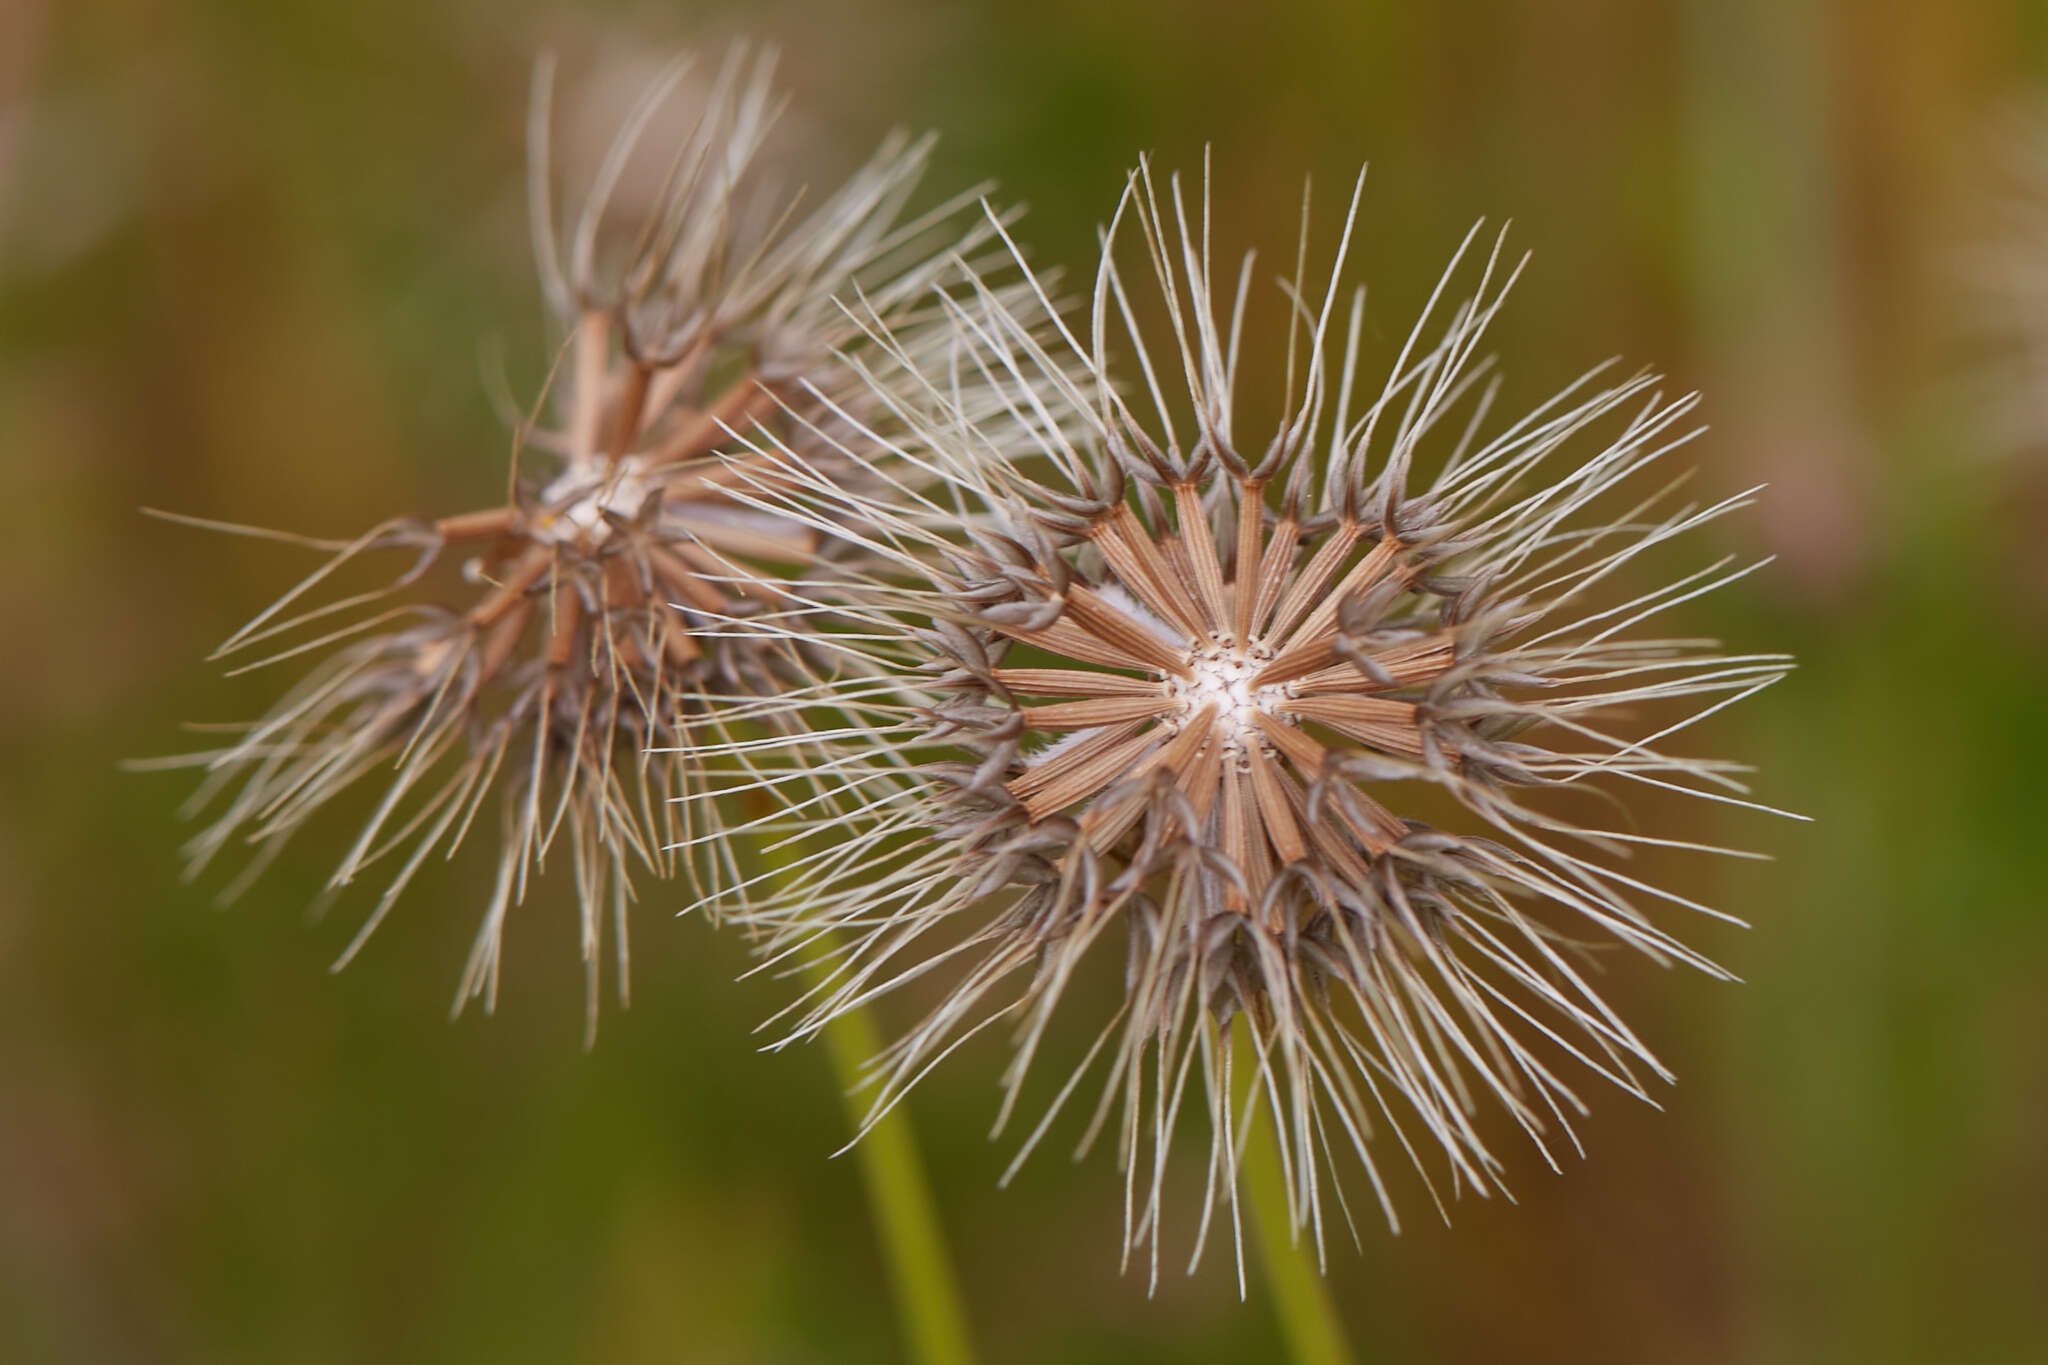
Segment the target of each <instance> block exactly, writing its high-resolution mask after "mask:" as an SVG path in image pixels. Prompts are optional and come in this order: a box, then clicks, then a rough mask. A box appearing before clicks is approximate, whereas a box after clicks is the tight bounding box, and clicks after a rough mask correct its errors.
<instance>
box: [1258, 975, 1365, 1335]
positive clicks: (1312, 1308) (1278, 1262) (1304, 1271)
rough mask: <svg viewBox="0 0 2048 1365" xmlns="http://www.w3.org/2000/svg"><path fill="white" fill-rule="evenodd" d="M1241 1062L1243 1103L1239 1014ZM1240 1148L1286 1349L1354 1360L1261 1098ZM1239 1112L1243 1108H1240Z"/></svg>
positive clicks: (1261, 1253) (1263, 1262) (1277, 1138)
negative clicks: (1294, 1210)
mask: <svg viewBox="0 0 2048 1365" xmlns="http://www.w3.org/2000/svg"><path fill="white" fill-rule="evenodd" d="M1231 1039H1232V1045H1233V1047H1234V1048H1235V1050H1236V1053H1237V1057H1236V1062H1237V1064H1236V1065H1235V1066H1233V1067H1232V1070H1233V1071H1234V1072H1235V1073H1236V1074H1237V1075H1238V1076H1239V1077H1240V1078H1241V1079H1240V1080H1239V1082H1238V1086H1237V1089H1238V1091H1239V1092H1240V1093H1239V1095H1238V1096H1237V1100H1238V1103H1239V1104H1240V1105H1242V1103H1243V1095H1244V1092H1246V1091H1248V1089H1249V1087H1250V1085H1251V1072H1252V1067H1251V1066H1250V1065H1249V1062H1248V1059H1249V1058H1250V1057H1252V1056H1253V1055H1254V1052H1253V1047H1252V1041H1251V1037H1250V1031H1249V1029H1248V1028H1247V1027H1246V1025H1245V1020H1244V1017H1243V1016H1242V1015H1240V1016H1239V1017H1238V1018H1237V1020H1236V1021H1235V1022H1234V1024H1233V1026H1232V1029H1231ZM1257 1108H1258V1113H1257V1115H1256V1117H1254V1119H1253V1120H1252V1128H1251V1132H1250V1133H1249V1134H1247V1135H1246V1138H1245V1144H1244V1151H1243V1152H1241V1153H1240V1154H1239V1157H1238V1160H1239V1163H1240V1171H1241V1174H1242V1178H1243V1181H1244V1191H1245V1195H1246V1198H1247V1199H1248V1200H1249V1201H1250V1203H1251V1206H1252V1233H1253V1235H1254V1236H1255V1237H1256V1238H1257V1239H1258V1244H1259V1262H1260V1264H1261V1265H1263V1266H1264V1267H1265V1271H1266V1282H1267V1284H1268V1286H1269V1287H1270V1288H1271V1291H1272V1295H1273V1312H1274V1315H1275V1316H1277V1317H1278V1318H1279V1319H1280V1335H1281V1336H1282V1337H1283V1338H1284V1339H1285V1340H1286V1342H1287V1354H1288V1357H1289V1358H1290V1359H1292V1360H1293V1361H1294V1362H1295V1365H1352V1361H1353V1356H1352V1354H1351V1345H1350V1342H1349V1341H1347V1340H1346V1339H1345V1335H1344V1321H1343V1319H1342V1318H1341V1317H1339V1316H1338V1314H1337V1305H1336V1304H1335V1303H1334V1302H1332V1301H1331V1298H1330V1284H1329V1281H1328V1280H1326V1279H1324V1278H1323V1274H1322V1269H1321V1267H1320V1266H1318V1265H1317V1263H1316V1255H1315V1249H1314V1247H1313V1246H1312V1245H1310V1244H1309V1243H1308V1242H1306V1241H1303V1240H1300V1239H1297V1238H1296V1237H1295V1235H1294V1225H1293V1221H1292V1219H1291V1218H1290V1217H1289V1216H1288V1212H1287V1177H1286V1174H1285V1172H1284V1171H1283V1169H1282V1168H1281V1165H1280V1143H1279V1137H1278V1134H1276V1133H1275V1131H1274V1128H1273V1122H1272V1116H1271V1114H1269V1113H1268V1112H1267V1111H1266V1107H1265V1106H1264V1105H1263V1104H1261V1105H1259V1106H1258V1107H1257ZM1239 1112H1242V1110H1241V1109H1240V1110H1239Z"/></svg>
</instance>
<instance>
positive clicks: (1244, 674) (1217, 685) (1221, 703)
mask: <svg viewBox="0 0 2048 1365" xmlns="http://www.w3.org/2000/svg"><path fill="white" fill-rule="evenodd" d="M1268 662H1269V660H1268V659H1267V658H1265V657H1264V656H1263V652H1262V651H1261V652H1255V653H1254V654H1250V655H1247V654H1246V653H1245V652H1244V651H1242V650H1238V649H1229V648H1221V647H1216V648H1208V649H1200V650H1196V651H1195V652H1194V653H1193V654H1191V655H1190V656H1189V658H1188V669H1189V673H1188V676H1187V677H1185V678H1173V679H1171V680H1169V683H1168V686H1169V687H1171V688H1172V690H1173V694H1174V695H1175V696H1176V697H1178V698H1179V699H1180V702H1181V707H1182V710H1181V716H1180V718H1181V719H1183V720H1185V719H1188V718H1190V717H1193V716H1195V715H1198V714H1200V713H1201V711H1202V709H1203V708H1204V707H1208V706H1213V707H1215V708H1216V719H1215V721H1214V722H1213V724H1214V726H1215V728H1216V730H1217V732H1218V733H1219V734H1221V735H1222V736H1223V747H1224V750H1225V751H1226V752H1228V753H1232V754H1242V753H1245V752H1246V751H1247V750H1248V749H1249V748H1250V746H1252V745H1254V744H1257V745H1259V746H1261V747H1266V748H1270V747H1271V745H1270V744H1269V743H1268V742H1267V740H1266V738H1265V736H1263V735H1262V734H1260V733H1259V724H1258V718H1259V716H1260V715H1261V714H1262V713H1263V714H1265V715H1271V714H1273V708H1274V704H1275V703H1277V702H1278V701H1279V700H1280V699H1281V697H1280V692H1281V689H1280V688H1278V687H1254V686H1253V685H1252V678H1253V676H1254V675H1255V674H1257V673H1258V671H1259V670H1260V669H1261V668H1264V667H1265V666H1266V664H1267V663H1268Z"/></svg>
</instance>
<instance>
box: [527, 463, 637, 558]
mask: <svg viewBox="0 0 2048 1365" xmlns="http://www.w3.org/2000/svg"><path fill="white" fill-rule="evenodd" d="M653 488H654V484H653V482H652V481H651V480H650V479H648V478H647V477H646V476H645V475H644V474H643V472H642V467H641V463H640V461H639V460H638V459H637V458H636V457H634V456H631V455H628V456H627V457H626V458H624V459H623V460H620V461H619V462H618V463H617V464H613V463H612V462H611V461H609V460H603V461H597V460H586V461H577V462H574V463H572V464H571V465H570V466H569V468H567V469H565V470H564V471H562V473H561V475H560V477H558V478H556V479H555V480H554V482H552V483H550V484H549V485H548V486H547V487H546V488H545V489H543V490H541V495H540V497H541V505H542V507H544V508H545V509H547V515H545V516H543V517H542V518H541V519H540V522H539V525H538V527H537V528H536V530H537V535H538V538H539V539H542V540H550V541H564V540H577V539H581V538H585V537H588V538H589V539H592V540H599V541H601V540H603V539H604V538H605V537H606V536H608V535H609V534H611V526H610V524H609V523H608V522H606V521H605V519H604V514H605V513H606V512H610V513H611V514H612V515H614V516H619V517H629V518H630V517H631V516H633V515H634V514H635V513H637V512H638V511H639V510H640V504H641V502H642V501H643V500H645V499H646V497H647V494H648V493H649V492H650V491H652V489H653Z"/></svg>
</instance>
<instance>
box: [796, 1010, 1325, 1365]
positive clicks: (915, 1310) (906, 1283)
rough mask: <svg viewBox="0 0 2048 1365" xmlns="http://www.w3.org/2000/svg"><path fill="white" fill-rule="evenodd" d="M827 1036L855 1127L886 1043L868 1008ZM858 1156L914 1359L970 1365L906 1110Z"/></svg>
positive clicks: (868, 1139)
mask: <svg viewBox="0 0 2048 1365" xmlns="http://www.w3.org/2000/svg"><path fill="white" fill-rule="evenodd" d="M824 1033H825V1047H826V1050H827V1051H829V1052H830V1053H831V1054H832V1070H833V1074H834V1075H835V1076H836V1078H837V1079H838V1081H839V1088H840V1091H841V1093H842V1094H843V1095H844V1097H845V1100H846V1113H847V1118H848V1119H849V1120H850V1121H851V1122H852V1123H853V1124H854V1125H855V1126H856V1127H858V1126H859V1124H860V1122H861V1120H862V1119H863V1118H864V1117H865V1113H864V1109H863V1106H862V1103H861V1101H860V1099H859V1097H858V1095H857V1094H856V1093H855V1087H856V1086H857V1085H858V1084H859V1082H860V1078H861V1065H862V1063H864V1062H866V1061H867V1059H868V1058H870V1057H872V1056H874V1055H875V1054H876V1053H877V1052H879V1051H880V1050H881V1046H882V1044H881V1036H880V1034H879V1032H878V1031H877V1029H876V1028H875V1021H874V1017H873V1016H872V1015H871V1014H869V1013H868V1011H866V1010H865V1009H859V1010H853V1011H850V1012H849V1013H846V1014H842V1015H840V1016H839V1017H838V1018H837V1019H835V1020H833V1021H832V1023H831V1024H830V1025H828V1026H827V1027H826V1029H825V1031H824ZM854 1154H855V1156H856V1157H857V1158H858V1159H859V1161H860V1173H861V1180H862V1182H863V1183H864V1184H866V1186H867V1191H868V1209H869V1211H870V1213H871V1215H872V1216H873V1218H874V1220H875V1235H876V1237H877V1238H878V1239H880V1241H881V1244H882V1255H883V1258H884V1259H885V1260H886V1261H887V1262H888V1263H889V1283H890V1286H891V1288H892V1289H893V1290H894V1292H895V1295H896V1312H897V1316H898V1317H899V1318H900V1319H901V1320H902V1323H903V1335H904V1336H905V1338H906V1339H907V1341H908V1344H909V1348H910V1356H909V1358H910V1359H911V1360H913V1361H917V1362H919V1365H971V1362H972V1361H973V1359H974V1347H973V1344H972V1342H971V1341H970V1340H969V1338H968V1333H967V1308H966V1303H965V1301H964V1300H963V1299H962V1298H961V1296H960V1284H959V1281H958V1280H957V1279H956V1278H955V1277H954V1275H953V1263H952V1260H951V1259H950V1258H949V1257H948V1256H947V1254H946V1237H945V1232H944V1229H942V1228H941V1227H940V1225H939V1213H938V1209H937V1208H936V1207H935V1206H934V1205H933V1203H932V1192H931V1186H930V1184H929V1183H928V1182H927V1181H926V1180H925V1174H924V1164H923V1162H922V1161H921V1160H920V1159H919V1157H918V1151H917V1137H916V1134H914V1133H913V1132H912V1131H911V1127H910V1112H909V1110H907V1109H905V1108H904V1107H903V1106H901V1105H898V1106H897V1107H896V1108H895V1109H894V1110H893V1111H891V1112H890V1113H889V1115H888V1116H887V1117H885V1118H884V1119H882V1121H881V1122H879V1123H877V1124H876V1125H875V1126H874V1127H873V1128H871V1129H869V1130H868V1133H867V1136H865V1137H863V1138H862V1139H861V1140H860V1142H859V1143H858V1144H857V1145H856V1146H855V1147H854ZM1329 1358H1330V1359H1336V1358H1337V1357H1329Z"/></svg>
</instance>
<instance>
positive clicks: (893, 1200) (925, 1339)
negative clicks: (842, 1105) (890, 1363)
mask: <svg viewBox="0 0 2048 1365" xmlns="http://www.w3.org/2000/svg"><path fill="white" fill-rule="evenodd" d="M825 1046H826V1050H827V1051H829V1052H830V1053H831V1054H832V1070H833V1072H834V1074H835V1075H836V1076H837V1077H838V1080H839V1088H840V1092H841V1093H842V1094H843V1095H844V1096H845V1099H846V1113H847V1118H848V1119H849V1120H850V1121H851V1122H852V1123H853V1125H854V1127H855V1128H856V1129H858V1128H859V1126H860V1123H861V1121H862V1119H864V1118H865V1117H866V1114H865V1106H864V1105H863V1104H862V1102H861V1100H860V1099H859V1097H858V1096H857V1095H856V1093H855V1087H856V1086H857V1085H858V1084H859V1082H860V1079H861V1066H862V1064H863V1063H865V1062H866V1061H867V1060H868V1059H869V1058H870V1057H873V1056H874V1055H875V1054H876V1053H877V1052H879V1051H880V1050H881V1039H880V1037H879V1035H878V1033H877V1032H876V1029H875V1021H874V1018H873V1017H872V1016H871V1015H869V1014H868V1012H867V1011H866V1010H854V1011H852V1012H850V1013H847V1014H843V1015H841V1016H839V1018H837V1019H835V1020H833V1021H832V1022H831V1023H830V1024H828V1025H827V1026H826V1028H825ZM854 1155H855V1156H856V1157H857V1158H858V1160H859V1161H860V1173H861V1180H862V1182H863V1183H864V1184H865V1185H866V1186H867V1191H868V1207H869V1211H870V1212H871V1213H872V1214H873V1216H874V1220H875V1235H876V1236H877V1237H878V1238H879V1239H880V1241H881V1243H882V1256H883V1259H884V1260H886V1261H887V1262H888V1265H889V1284H890V1287H891V1289H892V1290H893V1291H894V1292H895V1296H896V1312H897V1314H898V1316H899V1317H900V1318H901V1319H902V1322H903V1332H904V1335H905V1336H906V1337H908V1338H909V1346H910V1359H912V1360H914V1361H918V1362H920V1365H971V1362H972V1361H973V1359H974V1347H973V1345H972V1344H971V1343H970V1341H969V1340H968V1335H967V1310H966V1306H965V1301H964V1300H963V1299H962V1298H961V1297H960V1285H959V1282H958V1280H956V1279H955V1278H954V1275H953V1263H952V1261H951V1260H950V1259H948V1257H947V1255H946V1238H945V1233H944V1231H943V1229H941V1228H940V1226H939V1214H938V1209H937V1208H936V1207H934V1205H933V1203H932V1193H931V1186H930V1185H929V1184H928V1183H927V1182H926V1180H925V1175H924V1166H923V1163H922V1162H920V1161H919V1159H918V1154H917V1138H916V1136H915V1135H914V1134H913V1133H912V1132H911V1129H910V1112H909V1110H907V1109H905V1108H903V1107H902V1106H900V1105H899V1106H898V1107H897V1108H896V1109H894V1110H892V1111H891V1112H890V1113H889V1114H888V1116H887V1117H885V1118H883V1119H882V1120H881V1121H880V1122H879V1123H877V1124H875V1126H874V1127H873V1128H870V1129H869V1130H868V1132H867V1135H866V1136H865V1137H863V1138H862V1139H861V1140H860V1141H859V1143H857V1144H856V1145H855V1147H854Z"/></svg>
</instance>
